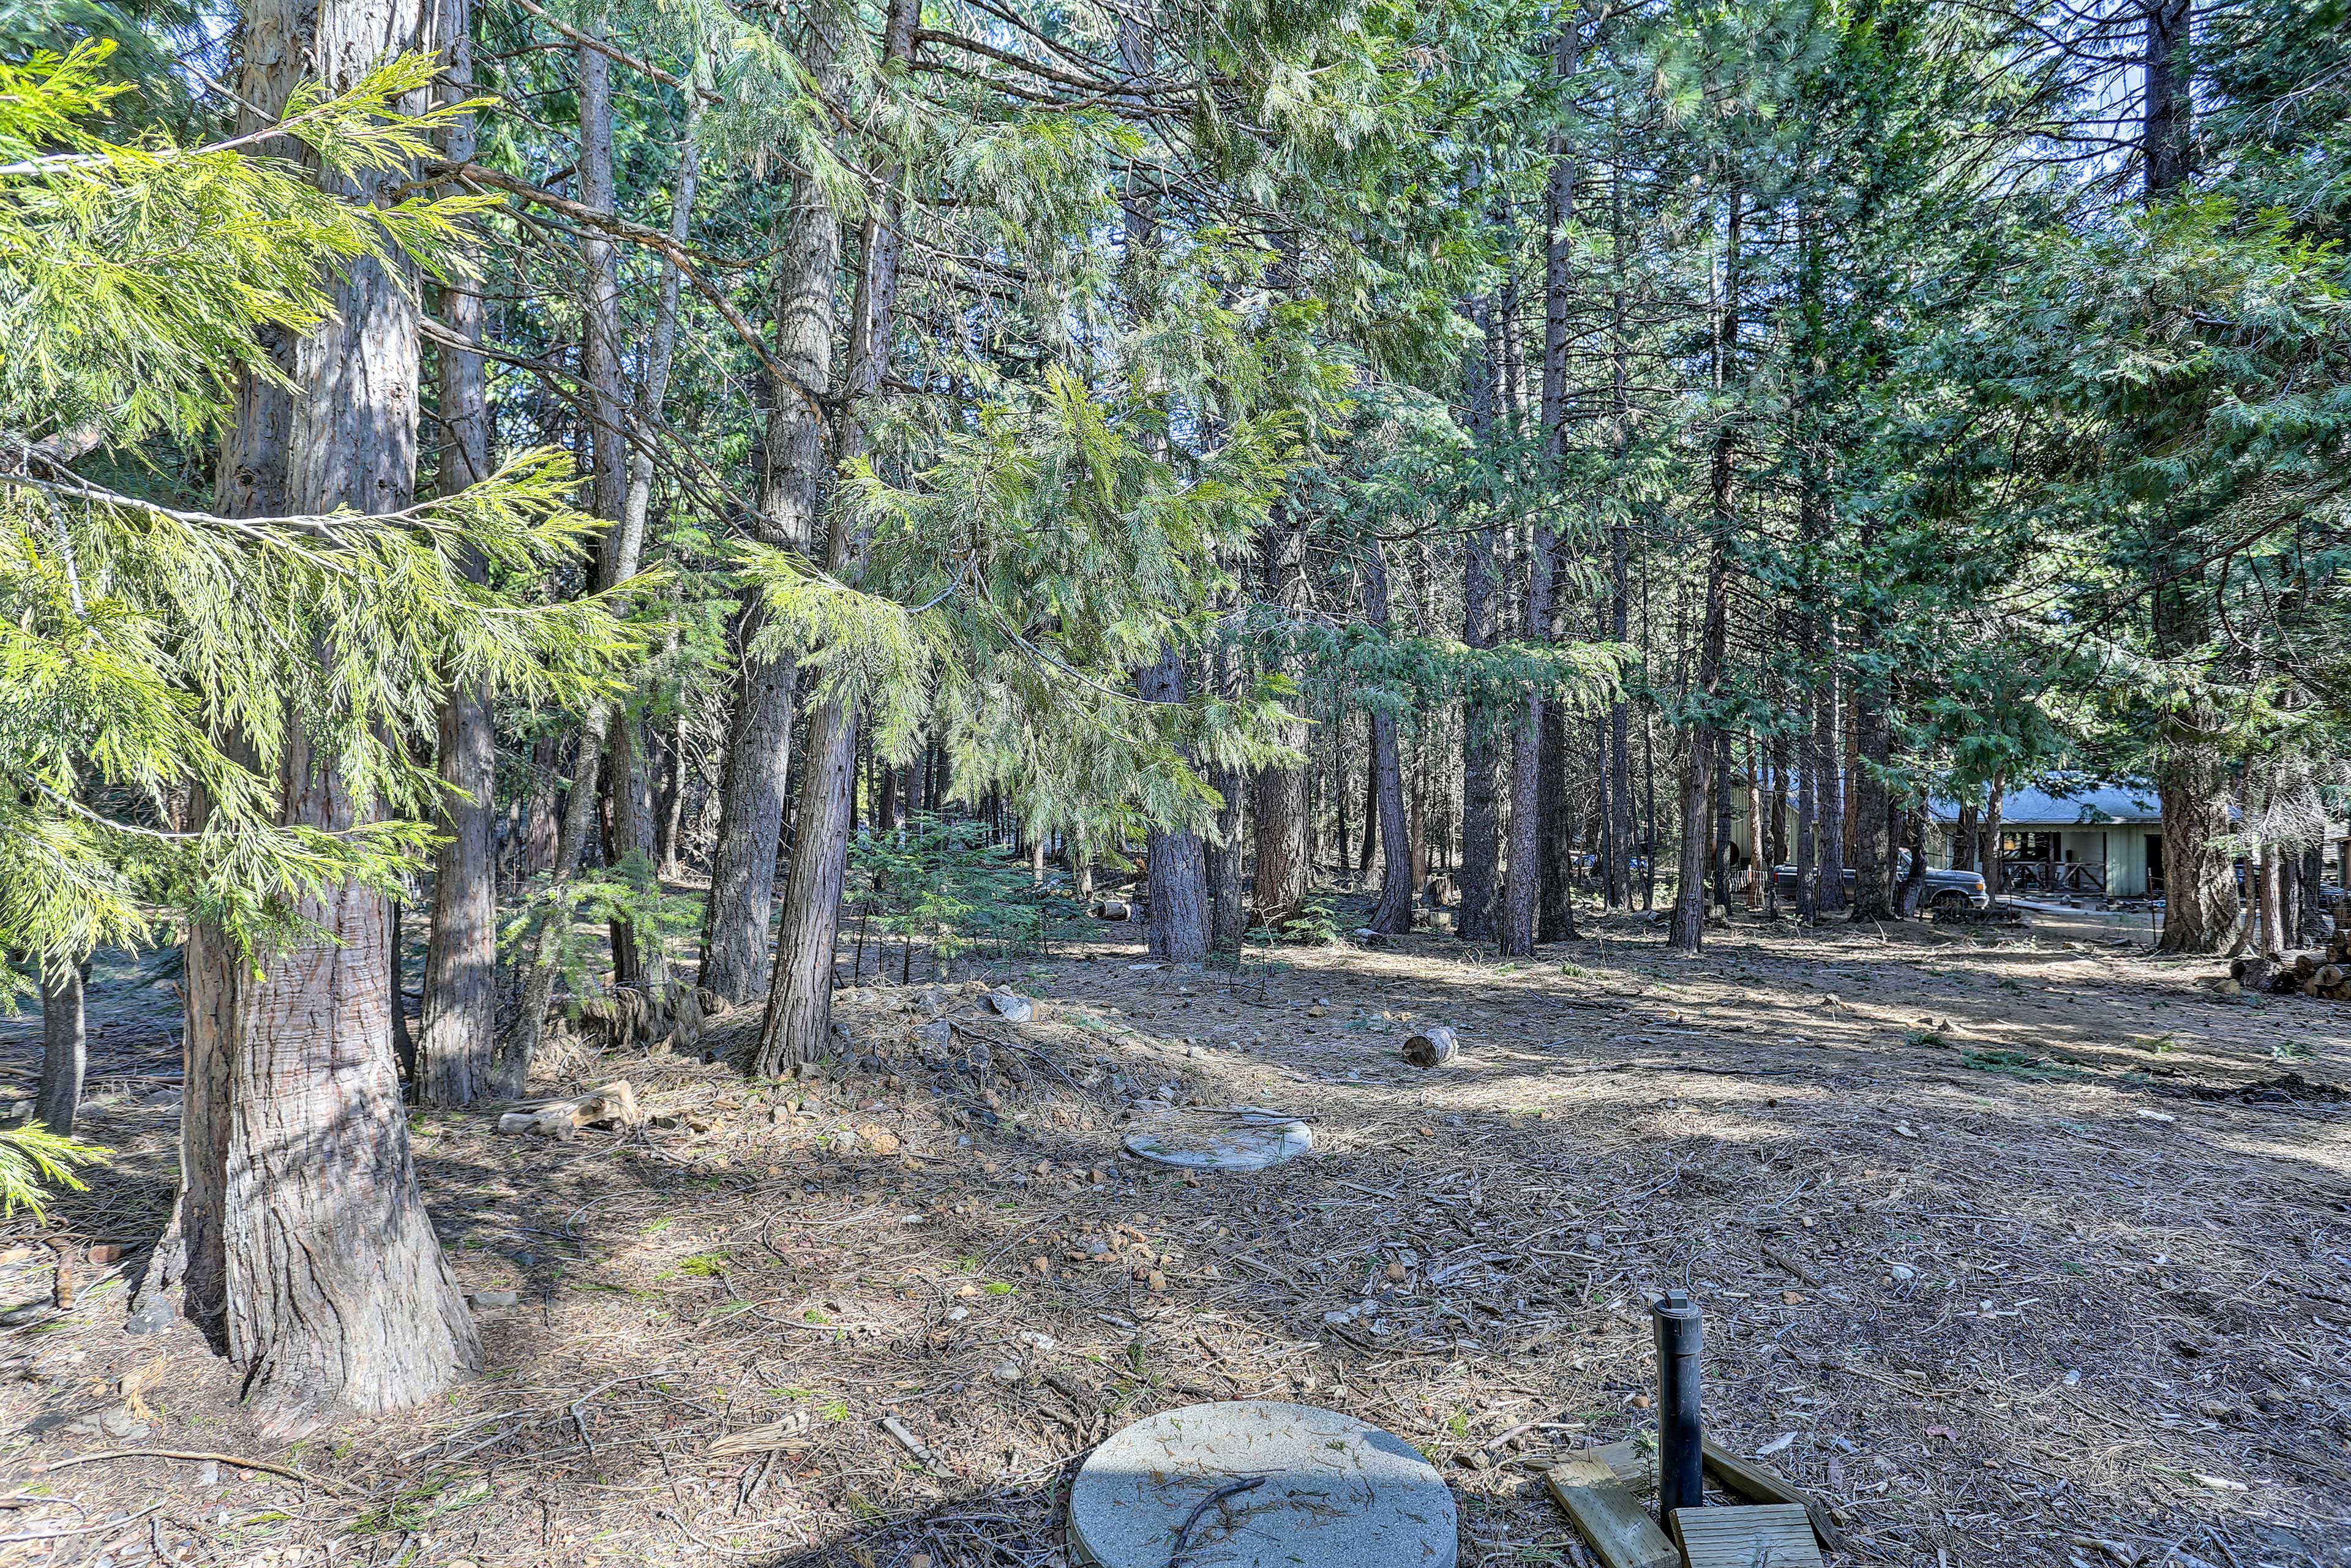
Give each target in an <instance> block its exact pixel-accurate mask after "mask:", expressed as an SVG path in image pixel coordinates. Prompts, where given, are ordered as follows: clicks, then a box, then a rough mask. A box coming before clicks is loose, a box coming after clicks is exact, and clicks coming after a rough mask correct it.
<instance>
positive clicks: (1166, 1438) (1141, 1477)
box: [1070, 1400, 1458, 1568]
mask: <svg viewBox="0 0 2351 1568" xmlns="http://www.w3.org/2000/svg"><path fill="white" fill-rule="evenodd" d="M1260 1477H1262V1478H1263V1479H1262V1480H1261V1481H1259V1484H1258V1485H1256V1486H1254V1487H1250V1488H1249V1490H1244V1491H1236V1492H1233V1493H1231V1494H1229V1495H1228V1496H1227V1497H1225V1498H1224V1499H1222V1500H1220V1501H1218V1502H1216V1503H1210V1504H1208V1506H1207V1507H1206V1508H1203V1507H1202V1506H1201V1505H1202V1504H1203V1503H1204V1502H1207V1500H1208V1499H1209V1498H1210V1497H1212V1496H1214V1495H1215V1494H1216V1493H1217V1491H1218V1490H1219V1489H1222V1488H1225V1487H1228V1486H1231V1485H1233V1484H1234V1483H1235V1482H1246V1481H1250V1480H1256V1479H1258V1478H1260ZM1195 1512H1197V1514H1198V1517H1197V1518H1196V1519H1195V1518H1194V1514H1195ZM1187 1520H1189V1521H1191V1531H1190V1532H1189V1534H1188V1535H1185V1537H1184V1541H1183V1542H1182V1544H1183V1546H1184V1552H1183V1565H1184V1568H1454V1564H1455V1554H1456V1552H1457V1550H1458V1547H1457V1542H1456V1526H1455V1522H1454V1509H1453V1493H1452V1492H1451V1491H1450V1490H1447V1487H1446V1485H1445V1482H1444V1481H1443V1480H1441V1479H1438V1477H1437V1471H1436V1469H1434V1468H1432V1467H1431V1466H1430V1464H1429V1462H1428V1461H1427V1460H1426V1459H1425V1458H1421V1456H1420V1451H1419V1450H1418V1449H1417V1448H1414V1447H1413V1446H1412V1445H1411V1444H1410V1443H1407V1442H1405V1440H1404V1439H1403V1438H1402V1437H1397V1436H1395V1434H1394V1433H1392V1432H1383V1431H1381V1430H1380V1429H1379V1428H1378V1427H1367V1426H1365V1425H1364V1423H1363V1422H1361V1421H1358V1420H1356V1419H1355V1418H1354V1417H1353V1416H1342V1415H1340V1414H1339V1413H1338V1412H1336V1411H1333V1410H1317V1409H1314V1408H1312V1407H1311V1406H1305V1405H1281V1404H1275V1403H1271V1402H1269V1401H1259V1400H1240V1401H1234V1402H1231V1403H1228V1404H1221V1405H1191V1406H1186V1407H1185V1408H1183V1409H1181V1410H1165V1411H1162V1412H1161V1413H1160V1414H1158V1415H1156V1416H1150V1417H1148V1418H1147V1419H1144V1420H1142V1421H1138V1422H1136V1423H1135V1424H1134V1426H1132V1427H1127V1428H1126V1429H1125V1430H1124V1431H1123V1432H1120V1433H1118V1434H1117V1435H1116V1436H1114V1437H1112V1438H1111V1439H1110V1441H1108V1442H1106V1443H1104V1444H1103V1445H1102V1447H1101V1448H1096V1449H1095V1450H1094V1451H1093V1454H1092V1457H1091V1458H1088V1459H1087V1460H1086V1462H1085V1464H1084V1466H1083V1467H1082V1468H1081V1469H1080V1470H1079V1471H1078V1479H1077V1484H1076V1485H1075V1486H1074V1487H1072V1488H1071V1490H1070V1542H1071V1547H1072V1548H1073V1550H1074V1552H1075V1553H1076V1557H1077V1561H1079V1562H1081V1563H1096V1564H1100V1565H1101V1568H1167V1563H1168V1560H1169V1558H1170V1557H1171V1556H1173V1555H1174V1554H1175V1551H1176V1549H1177V1546H1178V1542H1177V1539H1176V1538H1177V1536H1178V1535H1179V1534H1182V1533H1183V1532H1184V1527H1185V1523H1186V1521H1187Z"/></svg>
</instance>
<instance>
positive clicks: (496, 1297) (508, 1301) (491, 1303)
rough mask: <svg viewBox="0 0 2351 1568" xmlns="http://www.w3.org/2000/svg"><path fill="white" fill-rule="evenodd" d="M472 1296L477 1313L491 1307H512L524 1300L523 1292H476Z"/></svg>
mask: <svg viewBox="0 0 2351 1568" xmlns="http://www.w3.org/2000/svg"><path fill="white" fill-rule="evenodd" d="M472 1294H473V1301H474V1306H475V1310H477V1311H479V1310H483V1309H486V1308H491V1307H511V1306H513V1305H514V1304H515V1303H516V1302H517V1301H521V1300H522V1295H521V1292H519V1291H474V1292H473V1293H472Z"/></svg>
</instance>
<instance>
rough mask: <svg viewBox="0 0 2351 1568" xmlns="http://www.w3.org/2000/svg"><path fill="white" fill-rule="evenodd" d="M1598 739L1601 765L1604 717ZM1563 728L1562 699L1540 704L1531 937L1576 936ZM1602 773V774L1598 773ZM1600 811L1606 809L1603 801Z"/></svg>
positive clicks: (1555, 590)
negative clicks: (1537, 868) (1537, 859)
mask: <svg viewBox="0 0 2351 1568" xmlns="http://www.w3.org/2000/svg"><path fill="white" fill-rule="evenodd" d="M1559 597H1560V585H1559V583H1558V581H1557V580H1553V582H1552V603H1553V605H1554V606H1556V605H1557V604H1558V602H1559ZM1598 722H1599V724H1600V725H1601V726H1602V730H1601V734H1602V743H1601V746H1600V748H1599V750H1598V752H1597V753H1596V755H1597V756H1598V757H1599V758H1602V760H1603V762H1605V759H1606V758H1607V755H1608V747H1607V743H1606V738H1605V737H1606V729H1605V726H1606V723H1607V720H1606V718H1605V717H1604V716H1603V717H1602V718H1601V719H1600V720H1599V721H1598ZM1567 767H1568V727H1567V707H1566V705H1565V704H1562V703H1547V704H1545V705H1544V707H1543V774H1542V790H1541V799H1540V800H1538V801H1537V802H1536V806H1537V810H1538V812H1539V814H1540V815H1541V819H1542V823H1541V839H1542V842H1541V850H1540V853H1541V857H1542V890H1541V894H1540V901H1539V902H1538V904H1536V907H1535V940H1537V941H1538V942H1567V941H1572V940H1573V939H1574V937H1575V936H1577V935H1578V933H1577V931H1576V928H1575V858H1576V856H1575V810H1574V804H1573V801H1571V800H1569V799H1568V777H1567ZM1603 777H1605V774H1603ZM1603 809H1605V806H1604V808H1603Z"/></svg>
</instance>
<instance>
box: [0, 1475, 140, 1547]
mask: <svg viewBox="0 0 2351 1568" xmlns="http://www.w3.org/2000/svg"><path fill="white" fill-rule="evenodd" d="M49 1468H50V1469H57V1467H56V1466H55V1465H52V1466H50V1467H49ZM162 1506H163V1505H162V1503H160V1502H151V1503H149V1504H148V1505H147V1506H146V1507H145V1508H142V1509H141V1510H140V1511H138V1512H137V1513H134V1514H132V1515H131V1516H130V1517H129V1518H127V1519H118V1520H115V1521H112V1522H108V1521H104V1520H101V1521H99V1522H98V1523H96V1524H77V1525H72V1526H70V1527H68V1528H67V1529H64V1530H27V1531H22V1532H20V1533H18V1534H16V1535H0V1545H8V1544H11V1543H14V1542H20V1541H57V1540H60V1539H62V1538H64V1537H66V1536H68V1535H95V1534H98V1533H99V1532H100V1531H104V1532H105V1533H107V1534H109V1535H111V1534H113V1533H114V1532H115V1531H118V1530H127V1529H129V1528H130V1527H131V1526H132V1525H134V1524H136V1523H138V1522H139V1521H141V1520H142V1519H144V1518H146V1517H147V1516H148V1515H149V1514H151V1513H153V1512H154V1511H156V1510H157V1509H159V1508H162Z"/></svg>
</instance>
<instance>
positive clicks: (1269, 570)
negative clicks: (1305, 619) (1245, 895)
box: [1250, 507, 1309, 931]
mask: <svg viewBox="0 0 2351 1568" xmlns="http://www.w3.org/2000/svg"><path fill="white" fill-rule="evenodd" d="M1265 578H1266V583H1265V588H1266V597H1267V598H1268V599H1269V600H1270V601H1272V602H1273V603H1275V604H1277V605H1279V606H1280V608H1281V609H1282V610H1284V611H1285V612H1296V611H1298V610H1300V609H1302V608H1303V607H1304V605H1305V602H1306V599H1305V591H1306V528H1305V525H1304V524H1303V523H1302V522H1301V521H1300V520H1299V519H1298V518H1297V517H1294V516H1292V515H1291V514H1290V512H1289V510H1288V509H1287V508H1286V507H1285V508H1281V509H1280V510H1278V511H1277V512H1276V514H1275V516H1274V517H1273V519H1272V520H1271V521H1270V523H1268V524H1267V526H1266V534H1265ZM1269 663H1270V664H1271V665H1272V667H1273V670H1274V672H1275V673H1277V674H1280V672H1282V671H1283V670H1284V669H1285V668H1286V667H1287V665H1288V663H1289V661H1288V659H1287V657H1286V656H1285V655H1283V654H1280V653H1276V654H1274V655H1273V656H1272V657H1271V658H1270V661H1269ZM1281 743H1282V744H1283V745H1284V746H1286V747H1290V749H1292V750H1294V751H1298V752H1301V753H1302V752H1304V751H1305V749H1306V746H1307V727H1306V723H1305V721H1304V720H1303V719H1292V720H1290V722H1289V723H1287V724H1285V725H1283V726H1282V732H1281ZM1250 815H1251V816H1252V817H1253V818H1254V819H1255V821H1254V826H1255V828H1256V830H1257V880H1256V884H1255V886H1254V887H1253V889H1252V894H1253V896H1252V897H1251V899H1250V904H1251V909H1252V913H1253V914H1254V915H1255V916H1256V917H1257V919H1259V920H1260V921H1262V922H1263V923H1264V924H1265V925H1268V926H1270V927H1271V928H1273V929H1275V930H1277V931H1278V930H1280V927H1281V924H1282V922H1284V921H1287V920H1293V919H1296V918H1297V917H1298V915H1300V913H1301V912H1302V911H1303V910H1304V909H1305V907H1306V890H1307V883H1308V877H1309V868H1308V865H1307V841H1306V826H1307V824H1306V769H1305V766H1304V764H1303V763H1302V762H1299V763H1285V764H1276V765H1273V766H1270V767H1266V768H1259V769H1258V774H1257V779H1256V782H1255V786H1254V789H1252V791H1251V800H1250Z"/></svg>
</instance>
